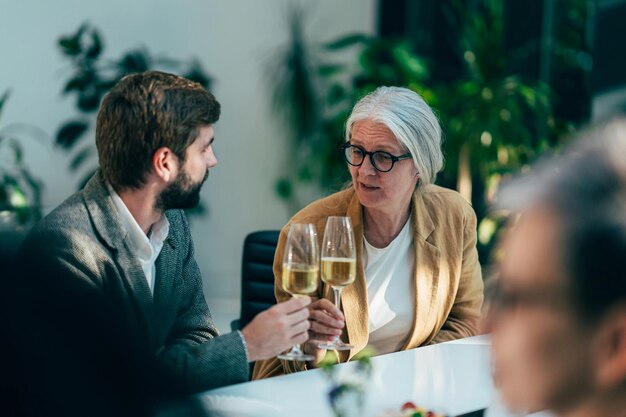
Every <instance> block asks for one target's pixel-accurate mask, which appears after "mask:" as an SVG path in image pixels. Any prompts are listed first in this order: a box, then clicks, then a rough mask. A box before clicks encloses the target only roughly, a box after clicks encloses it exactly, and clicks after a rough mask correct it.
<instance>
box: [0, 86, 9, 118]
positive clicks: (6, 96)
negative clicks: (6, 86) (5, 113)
mask: <svg viewBox="0 0 626 417" xmlns="http://www.w3.org/2000/svg"><path fill="white" fill-rule="evenodd" d="M10 93H11V90H7V91H5V92H4V94H2V97H0V114H2V108H3V107H4V103H6V101H7V100H8V99H9V95H10Z"/></svg>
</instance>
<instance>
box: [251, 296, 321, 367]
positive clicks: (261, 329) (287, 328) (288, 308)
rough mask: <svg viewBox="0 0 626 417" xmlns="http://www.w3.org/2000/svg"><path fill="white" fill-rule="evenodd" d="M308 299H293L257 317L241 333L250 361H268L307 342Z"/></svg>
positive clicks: (308, 323)
mask: <svg viewBox="0 0 626 417" xmlns="http://www.w3.org/2000/svg"><path fill="white" fill-rule="evenodd" d="M309 304H311V298H310V297H306V296H305V297H297V298H292V299H291V300H289V301H285V302H284V303H280V304H276V305H275V306H273V307H271V308H269V309H267V310H265V311H263V312H262V313H259V314H258V315H257V316H256V317H255V318H254V319H253V320H252V321H251V322H250V324H248V325H247V326H246V327H244V328H243V330H242V331H241V333H243V337H244V338H245V339H246V343H247V345H248V356H249V360H250V361H258V360H262V359H269V358H272V357H274V356H276V355H278V354H279V353H281V352H284V351H285V350H287V349H288V348H290V347H291V346H293V345H299V344H301V343H304V342H306V341H307V339H308V338H309V335H308V332H307V331H308V330H309V327H310V322H309V320H308V318H309V310H308V309H307V306H308V305H309Z"/></svg>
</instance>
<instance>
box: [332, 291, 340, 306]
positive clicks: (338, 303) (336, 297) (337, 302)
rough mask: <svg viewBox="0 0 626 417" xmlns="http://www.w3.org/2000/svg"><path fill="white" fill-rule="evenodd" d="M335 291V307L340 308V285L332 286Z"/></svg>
mask: <svg viewBox="0 0 626 417" xmlns="http://www.w3.org/2000/svg"><path fill="white" fill-rule="evenodd" d="M333 292H334V293H335V307H337V309H339V310H341V287H333Z"/></svg>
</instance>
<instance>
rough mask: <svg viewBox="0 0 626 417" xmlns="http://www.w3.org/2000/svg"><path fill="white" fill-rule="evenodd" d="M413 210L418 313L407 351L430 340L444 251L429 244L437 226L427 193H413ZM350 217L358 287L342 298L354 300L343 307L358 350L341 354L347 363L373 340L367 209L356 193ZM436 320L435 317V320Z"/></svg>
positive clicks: (415, 288) (352, 200) (348, 288)
mask: <svg viewBox="0 0 626 417" xmlns="http://www.w3.org/2000/svg"><path fill="white" fill-rule="evenodd" d="M411 210H412V214H413V216H412V221H413V237H414V250H415V271H414V276H415V281H414V283H415V284H414V296H415V298H414V300H415V310H416V314H415V316H414V319H413V326H412V329H411V333H410V334H409V336H408V337H407V340H406V342H405V346H404V347H403V348H404V349H406V348H410V347H415V346H419V345H420V344H423V343H424V342H426V341H427V339H428V338H429V336H430V335H425V334H424V333H425V332H424V330H425V328H428V327H427V325H428V324H429V323H430V321H431V320H430V319H429V311H431V308H432V306H433V304H434V303H435V301H436V294H437V283H438V279H439V258H440V251H439V249H438V248H437V247H436V246H435V245H434V244H432V243H431V242H429V237H430V236H431V234H432V232H433V231H434V230H435V225H434V223H433V220H432V218H431V215H430V213H429V210H428V209H427V207H426V205H425V202H424V197H423V191H421V190H417V191H415V192H414V193H413V198H412V205H411ZM346 215H347V216H348V217H350V218H351V220H352V225H353V227H354V234H355V240H356V247H357V276H356V279H355V281H354V284H352V285H350V286H348V287H346V288H345V289H344V290H343V293H342V298H343V297H344V296H345V298H346V299H349V300H351V301H350V302H348V303H346V304H344V305H343V306H342V307H343V311H344V315H345V318H346V332H347V334H348V339H349V340H350V343H352V344H353V345H354V347H355V348H354V349H352V350H351V351H349V352H340V353H339V354H340V356H342V357H343V358H342V359H343V360H348V359H350V358H352V357H353V356H354V355H355V354H356V353H358V352H360V351H361V350H362V349H363V348H364V347H365V346H366V345H367V343H368V340H369V324H368V323H369V315H368V299H367V284H366V281H365V269H364V265H363V207H362V206H361V203H360V202H359V199H358V198H357V196H356V193H355V194H353V196H352V198H351V200H350V202H349V204H348V210H347V214H346ZM434 319H435V318H432V320H434ZM433 336H434V335H433Z"/></svg>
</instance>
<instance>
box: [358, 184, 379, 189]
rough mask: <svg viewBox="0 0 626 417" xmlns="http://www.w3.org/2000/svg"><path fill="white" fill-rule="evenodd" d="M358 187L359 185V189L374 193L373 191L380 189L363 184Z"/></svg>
mask: <svg viewBox="0 0 626 417" xmlns="http://www.w3.org/2000/svg"><path fill="white" fill-rule="evenodd" d="M360 185H361V188H362V189H364V190H366V191H375V190H378V189H379V188H380V187H377V186H375V185H367V184H363V183H360Z"/></svg>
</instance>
